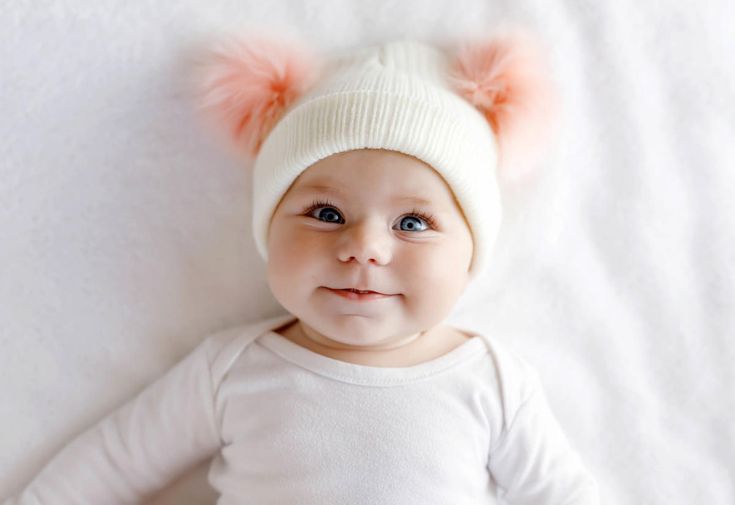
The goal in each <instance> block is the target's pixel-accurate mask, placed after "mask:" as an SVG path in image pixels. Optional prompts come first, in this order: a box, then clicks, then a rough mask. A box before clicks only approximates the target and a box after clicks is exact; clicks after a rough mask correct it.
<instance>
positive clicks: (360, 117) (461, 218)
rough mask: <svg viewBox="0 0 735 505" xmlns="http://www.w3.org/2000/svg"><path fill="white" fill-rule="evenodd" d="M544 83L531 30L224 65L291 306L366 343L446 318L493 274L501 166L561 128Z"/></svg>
mask: <svg viewBox="0 0 735 505" xmlns="http://www.w3.org/2000/svg"><path fill="white" fill-rule="evenodd" d="M450 51H451V50H450ZM544 77H545V75H543V71H542V66H541V64H540V60H538V57H537V55H536V54H535V53H534V45H533V42H532V39H529V38H528V37H527V36H526V35H524V34H523V33H522V32H518V33H516V34H512V33H511V34H508V35H505V36H499V37H497V38H496V39H491V40H487V41H479V42H476V43H466V44H464V45H463V46H462V47H461V48H460V49H459V50H456V51H455V52H454V54H453V55H452V54H448V53H447V51H446V50H441V49H438V48H437V47H434V46H431V45H429V44H424V43H421V42H418V41H412V40H398V41H393V42H387V43H383V44H378V45H374V46H371V47H367V48H363V49H360V50H356V51H351V52H349V53H348V54H346V55H343V56H342V57H335V58H333V59H332V60H331V61H330V62H329V63H328V64H323V63H322V61H321V60H320V59H319V58H318V57H316V55H315V54H314V53H312V52H310V51H308V50H306V48H305V46H304V45H303V44H297V43H294V42H293V41H291V42H287V41H285V39H282V40H278V39H272V38H271V39H268V38H262V37H261V38H260V39H258V38H253V39H251V40H250V41H249V42H245V43H242V44H239V45H236V46H233V48H232V49H231V50H230V49H225V50H224V51H223V52H222V53H220V54H218V55H216V59H215V65H214V67H213V70H212V72H211V73H210V74H209V79H208V81H207V83H208V85H209V88H208V90H207V91H208V95H207V97H206V98H205V102H204V105H205V106H208V107H210V108H211V109H213V110H214V111H215V112H219V113H220V114H221V117H222V118H224V119H225V121H224V123H226V124H228V125H229V126H230V128H231V131H232V133H233V136H234V138H235V140H236V141H237V142H238V143H241V144H242V143H247V149H248V152H249V154H250V155H252V156H253V157H254V158H255V165H254V167H253V234H254V238H255V243H256V246H257V248H258V251H259V252H260V254H261V256H262V257H263V258H264V259H266V261H267V262H268V280H269V283H270V286H271V288H272V290H273V293H274V295H275V297H276V298H277V299H278V301H279V302H280V303H281V304H282V305H283V306H284V307H285V308H286V309H287V310H288V311H289V312H291V313H292V314H293V315H295V316H296V317H297V318H299V319H301V320H304V321H306V322H307V323H308V324H310V326H311V327H312V328H314V329H316V330H317V331H320V332H322V333H323V334H328V335H350V336H351V338H354V339H355V342H358V341H360V342H365V340H366V339H367V340H370V341H373V342H378V341H388V340H390V338H389V337H390V336H391V335H393V336H395V335H406V334H411V333H417V332H419V331H424V330H427V329H430V328H431V327H433V326H435V325H436V324H437V323H439V322H440V321H442V320H443V319H444V318H445V317H446V316H447V314H448V313H449V312H450V311H451V309H452V307H453V305H454V304H455V302H456V300H457V299H458V297H459V296H460V295H461V294H462V291H463V290H464V288H465V286H466V285H467V282H468V281H471V280H473V279H475V278H477V277H478V276H479V275H480V273H481V272H482V271H483V270H484V268H485V267H486V265H487V263H488V259H489V257H490V254H491V251H492V248H493V245H494V242H495V238H496V235H497V232H498V229H499V226H500V222H501V201H500V194H499V188H498V179H497V175H498V173H497V169H498V166H499V164H500V165H503V164H514V167H513V170H514V171H516V170H517V169H519V168H520V166H521V165H520V163H522V161H521V160H523V161H525V162H526V165H525V166H529V165H530V164H529V163H528V161H529V160H531V161H532V160H533V158H532V157H528V156H527V154H528V153H529V152H530V151H531V145H532V142H531V140H534V139H538V137H539V135H541V134H545V133H546V131H547V130H545V129H544V127H543V126H544V125H545V124H547V123H548V121H547V120H548V118H549V117H550V116H549V112H550V109H549V107H548V105H549V104H550V102H549V101H548V99H547V97H548V91H549V86H548V85H547V83H546V79H545V78H544ZM523 155H526V158H525V160H524V156H523ZM510 173H513V172H510ZM516 173H517V172H516ZM327 188H330V189H327ZM342 288H357V289H363V290H371V291H377V292H381V293H384V294H386V295H390V296H387V297H385V298H382V299H375V300H370V301H362V300H357V301H356V300H351V299H349V298H345V297H344V296H342V295H344V293H341V294H340V293H339V292H335V291H334V290H339V289H342ZM346 343H348V342H346Z"/></svg>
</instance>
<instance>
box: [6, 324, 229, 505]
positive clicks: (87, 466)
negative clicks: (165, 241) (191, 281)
mask: <svg viewBox="0 0 735 505" xmlns="http://www.w3.org/2000/svg"><path fill="white" fill-rule="evenodd" d="M215 342H216V341H215V340H214V339H213V338H209V339H207V340H205V341H203V342H202V343H200V344H199V346H198V347H197V348H196V349H194V350H193V351H192V352H191V353H189V354H188V355H187V356H186V357H185V358H184V359H182V360H181V361H180V362H179V363H177V364H176V365H175V366H174V367H173V368H171V369H170V370H169V371H168V372H167V373H166V374H165V375H163V376H161V377H160V378H159V379H158V380H157V381H156V382H154V383H152V384H150V385H149V386H148V387H147V388H145V389H144V390H142V391H141V392H140V393H139V394H138V395H137V396H136V397H134V398H133V399H131V400H130V401H128V402H127V403H126V404H124V405H122V406H121V407H119V408H118V409H117V410H116V411H114V412H113V413H112V414H110V415H108V416H107V417H106V418H104V419H102V420H101V421H100V422H98V423H97V424H96V425H95V426H93V427H92V428H90V429H89V430H87V431H85V432H84V433H82V434H81V435H79V436H78V437H77V438H76V439H74V440H73V441H72V442H70V443H69V444H68V445H67V446H66V447H64V448H63V449H62V450H61V451H60V452H59V453H58V454H57V455H56V456H55V457H54V458H53V459H51V460H50V461H49V462H48V463H47V464H46V466H45V467H44V468H43V469H42V470H41V472H40V473H39V474H38V475H37V476H36V477H35V478H34V479H33V480H32V481H31V482H30V483H29V484H28V486H27V487H26V488H25V489H24V490H23V491H22V492H21V493H20V494H18V495H17V496H14V497H9V498H6V500H5V501H3V502H2V505H71V504H74V505H100V504H105V505H116V504H126V505H129V504H131V503H139V502H140V501H141V500H143V499H144V498H145V497H147V496H148V495H150V494H151V493H153V492H154V491H156V490H158V489H160V488H162V487H164V486H165V485H166V484H167V483H168V482H170V481H172V480H173V479H174V478H175V477H176V476H177V475H178V474H180V473H182V472H183V471H185V470H186V469H188V468H189V467H191V466H194V464H196V463H198V462H199V461H201V460H203V459H205V458H206V457H207V456H211V455H212V454H213V453H214V452H215V451H216V450H217V449H218V448H219V447H220V436H219V430H218V428H217V426H218V425H217V421H216V415H215V409H214V404H213V401H214V392H213V379H212V375H211V367H210V364H211V362H212V359H213V356H214V354H215V352H216V348H217V346H216V345H214V343H215Z"/></svg>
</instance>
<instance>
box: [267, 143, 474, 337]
mask: <svg viewBox="0 0 735 505" xmlns="http://www.w3.org/2000/svg"><path fill="white" fill-rule="evenodd" d="M327 188H332V190H331V191H330V190H329V189H327ZM410 197H417V198H420V199H424V200H427V202H425V203H423V202H414V201H412V200H411V199H410ZM416 210H418V211H420V212H423V213H425V214H428V215H431V216H433V220H434V224H433V225H432V224H430V223H429V222H428V221H427V220H425V219H423V218H421V217H419V216H417V215H415V214H414V211H416ZM472 252H473V244H472V235H471V233H470V229H469V227H468V225H467V223H466V221H465V218H464V215H463V214H462V211H461V210H460V208H459V206H458V204H457V202H456V201H455V199H454V196H453V194H452V192H451V190H450V189H449V186H447V184H446V183H445V182H444V179H442V177H441V176H440V175H439V174H438V173H437V172H436V171H434V169H432V168H431V167H430V166H429V165H427V164H425V163H424V162H422V161H420V160H419V159H417V158H414V157H412V156H408V155H405V154H402V153H399V152H396V151H386V150H382V149H360V150H355V151H348V152H343V153H338V154H335V155H333V156H330V157H328V158H325V159H323V160H320V161H319V162H317V163H315V164H314V165H312V166H310V167H309V168H308V169H307V170H305V171H304V172H302V173H301V175H300V176H299V177H298V178H297V179H296V180H295V181H294V183H293V184H292V186H291V188H290V189H289V190H288V192H287V193H286V194H285V195H284V197H283V198H282V199H281V201H280V203H279V205H278V207H277V209H276V211H275V213H274V214H273V218H272V220H271V224H270V231H269V237H268V282H269V285H270V288H271V290H272V292H273V295H274V296H275V298H276V299H277V300H278V301H279V303H281V305H283V307H284V308H285V309H286V310H288V311H289V312H290V313H291V314H293V315H294V316H296V317H297V318H299V319H300V320H301V322H302V324H306V325H308V327H309V328H310V329H312V330H314V331H315V332H318V333H319V334H320V335H321V337H323V339H324V340H331V341H333V342H337V343H339V344H344V345H345V346H359V347H361V348H366V349H367V348H369V347H370V346H380V345H387V344H389V343H391V342H398V341H400V340H402V339H405V338H406V337H407V336H408V335H413V334H416V333H418V332H420V331H424V330H429V329H431V328H433V327H434V326H435V325H436V324H438V323H440V322H441V321H443V320H444V319H445V317H446V316H447V315H448V314H449V313H450V312H451V310H452V308H453V306H454V304H455V302H456V301H457V299H458V298H459V296H460V295H461V294H462V291H463V290H464V288H465V286H466V284H467V281H468V279H469V276H468V270H469V267H470V261H471V260H472ZM350 287H352V288H361V289H365V290H371V291H377V292H380V293H384V294H389V295H391V296H387V297H384V298H380V299H374V300H366V301H363V300H351V299H348V298H344V297H342V296H340V295H339V294H336V293H335V292H334V291H332V289H340V288H350ZM330 288H331V289H330ZM345 348H346V347H345Z"/></svg>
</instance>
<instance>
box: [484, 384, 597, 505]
mask: <svg viewBox="0 0 735 505" xmlns="http://www.w3.org/2000/svg"><path fill="white" fill-rule="evenodd" d="M530 377H531V380H530V383H531V384H530V388H529V389H528V391H529V393H528V394H527V396H526V397H525V399H524V400H523V402H522V403H521V405H520V407H519V408H518V409H517V410H516V412H515V415H514V416H513V418H512V419H511V421H510V424H509V425H508V427H507V428H506V429H505V430H504V431H503V432H502V433H501V435H500V437H499V439H498V440H497V441H496V442H495V445H494V447H493V448H492V450H491V452H490V455H489V462H488V468H489V470H490V472H491V474H492V475H493V478H494V479H495V481H496V483H497V484H498V486H499V487H500V489H499V495H500V496H501V497H502V498H503V500H504V502H503V503H509V504H512V505H596V504H598V503H599V497H598V488H597V482H596V480H595V479H594V477H593V476H592V475H591V474H590V473H589V472H588V470H587V469H586V468H585V467H584V465H583V463H582V461H581V459H580V457H579V455H578V454H577V453H576V452H575V451H574V450H573V449H572V447H571V446H570V444H569V442H568V439H567V438H566V435H565V434H564V433H563V431H562V429H561V427H560V426H559V424H558V422H557V420H556V418H555V417H554V415H553V413H552V411H551V409H550V407H549V404H548V402H547V399H546V396H545V394H544V391H543V389H542V386H541V381H540V379H539V377H538V373H537V372H536V371H535V370H531V374H530Z"/></svg>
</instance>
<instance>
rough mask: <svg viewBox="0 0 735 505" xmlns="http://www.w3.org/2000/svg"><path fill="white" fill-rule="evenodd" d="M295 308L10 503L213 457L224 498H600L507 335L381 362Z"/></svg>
mask: <svg viewBox="0 0 735 505" xmlns="http://www.w3.org/2000/svg"><path fill="white" fill-rule="evenodd" d="M290 320H293V316H291V315H288V314H287V315H285V316H279V317H275V318H271V319H267V320H261V321H258V322H256V323H252V324H247V325H243V326H239V327H235V328H229V329H227V330H224V331H220V332H217V333H214V334H212V335H209V336H208V337H207V338H206V339H205V340H203V341H202V343H201V344H199V345H198V346H197V347H196V348H195V349H194V350H193V351H191V352H190V353H189V354H188V355H187V356H186V357H185V358H184V359H182V360H181V361H180V362H179V363H177V364H176V365H175V366H174V367H173V368H171V369H170V370H169V371H168V372H167V373H166V374H164V375H163V376H161V377H160V378H159V379H158V380H157V381H156V382H154V383H152V384H151V385H150V386H148V387H147V388H145V389H144V390H142V391H141V392H140V393H139V394H138V395H137V396H136V397H134V398H133V399H131V400H130V401H129V402H127V403H126V404H124V405H123V406H121V407H120V408H119V409H117V410H116V411H114V412H113V413H112V414H110V415H109V416H107V417H106V418H104V419H102V420H101V421H100V422H99V423H97V424H96V425H95V426H93V427H92V428H90V429H89V430H88V431H86V432H84V433H82V434H81V435H80V436H79V437H77V438H76V439H75V440H73V441H72V442H71V443H70V444H68V445H67V446H66V447H65V448H64V449H63V450H62V451H61V452H59V453H58V454H57V455H56V456H55V457H54V458H53V459H52V460H51V461H49V463H48V464H47V465H46V466H45V467H44V468H43V470H42V471H41V472H40V473H39V474H38V476H36V478H35V479H34V480H32V481H31V482H30V483H29V485H28V486H27V487H26V488H25V489H24V490H23V491H22V492H21V493H20V494H19V495H18V496H15V497H10V498H7V499H6V500H4V501H3V502H2V504H3V505H102V504H104V505H118V504H119V505H123V504H126V505H127V504H133V503H142V502H143V500H144V499H145V498H146V497H148V496H149V495H150V494H151V493H153V492H154V491H157V490H159V489H161V488H163V487H165V486H166V485H167V484H168V483H169V482H171V481H172V480H174V479H175V478H176V477H177V476H178V475H179V474H181V473H182V472H184V471H186V470H187V469H189V468H190V467H192V466H194V465H195V464H197V463H199V462H201V461H202V460H204V459H207V458H212V461H211V466H210V470H209V482H210V484H211V485H212V486H213V487H214V489H215V490H217V491H218V493H219V494H220V497H219V500H218V501H217V504H218V505H246V504H247V505H270V504H279V505H285V504H289V505H291V504H295V503H298V504H299V505H332V504H335V505H336V504H339V505H344V504H353V505H367V504H370V505H387V504H395V505H432V504H437V505H439V504H441V505H448V504H452V505H465V504H466V505H480V504H482V505H490V504H496V503H509V504H514V505H515V504H517V505H562V504H565V505H594V504H597V503H598V490H597V484H596V481H595V479H594V478H593V477H592V476H591V474H590V473H589V472H588V471H587V470H586V469H585V467H584V465H583V464H582V461H581V459H580V458H579V456H578V455H577V453H576V452H575V451H574V450H573V449H572V448H571V447H570V445H569V443H568V440H567V438H566V437H565V435H564V434H563V432H562V430H561V428H560V426H559V425H558V423H557V421H556V420H555V418H554V416H553V415H552V412H551V410H550V408H549V405H548V403H547V400H546V399H545V396H544V392H543V390H542V387H541V384H540V380H539V376H538V373H537V372H536V371H535V369H533V368H532V367H531V365H530V364H529V363H528V362H526V361H525V360H523V359H522V358H521V357H520V356H518V355H516V354H515V353H513V352H511V350H510V349H508V348H506V347H505V346H504V345H503V344H501V343H500V342H499V341H497V340H495V339H490V338H488V337H487V336H483V335H479V334H475V335H474V336H473V337H472V338H471V339H469V340H468V341H466V342H464V343H463V344H461V345H460V346H459V347H457V348H455V349H453V350H452V351H450V352H449V353H448V354H445V355H443V356H440V357H439V358H435V359H433V360H431V361H427V362H424V363H420V364H418V365H414V366H410V367H403V368H386V367H373V366H364V365H358V364H353V363H348V362H343V361H338V360H335V359H332V358H329V357H326V356H323V355H320V354H318V353H315V352H313V351H311V350H308V349H306V348H303V347H301V346H299V345H297V344H295V343H293V342H291V341H290V340H288V339H286V338H285V337H283V336H281V335H279V334H278V333H275V332H273V331H272V330H273V329H276V328H278V327H280V326H282V325H283V324H285V323H286V322H288V321H290Z"/></svg>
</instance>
